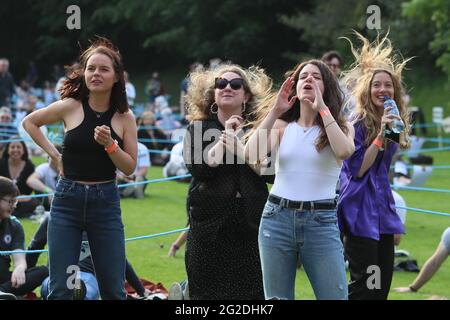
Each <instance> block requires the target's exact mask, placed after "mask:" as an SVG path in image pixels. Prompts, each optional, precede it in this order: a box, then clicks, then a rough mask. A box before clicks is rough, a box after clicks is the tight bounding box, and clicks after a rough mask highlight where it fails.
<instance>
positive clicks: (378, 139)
mask: <svg viewBox="0 0 450 320" xmlns="http://www.w3.org/2000/svg"><path fill="white" fill-rule="evenodd" d="M372 144H374V145H375V146H377V148H378V150H381V149H383V141H381V139H380V138H378V137H376V138H375V140H373V141H372Z"/></svg>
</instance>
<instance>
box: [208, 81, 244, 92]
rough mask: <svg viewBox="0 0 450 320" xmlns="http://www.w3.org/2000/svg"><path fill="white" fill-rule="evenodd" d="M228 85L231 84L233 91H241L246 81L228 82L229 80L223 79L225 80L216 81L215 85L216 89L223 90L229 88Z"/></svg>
mask: <svg viewBox="0 0 450 320" xmlns="http://www.w3.org/2000/svg"><path fill="white" fill-rule="evenodd" d="M228 84H230V88H231V89H233V90H239V89H240V88H242V86H243V85H244V79H241V78H235V79H232V80H227V79H223V78H216V81H215V83H214V88H216V89H220V90H223V89H225V88H226V87H227V85H228Z"/></svg>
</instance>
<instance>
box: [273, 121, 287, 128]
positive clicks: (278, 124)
mask: <svg viewBox="0 0 450 320" xmlns="http://www.w3.org/2000/svg"><path fill="white" fill-rule="evenodd" d="M287 125H288V123H287V122H286V121H284V120H281V119H277V120H276V121H275V123H274V125H273V128H274V129H284V128H286V127H287Z"/></svg>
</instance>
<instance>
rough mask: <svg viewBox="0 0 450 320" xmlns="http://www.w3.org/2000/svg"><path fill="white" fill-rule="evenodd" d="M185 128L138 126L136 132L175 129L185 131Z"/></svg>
mask: <svg viewBox="0 0 450 320" xmlns="http://www.w3.org/2000/svg"><path fill="white" fill-rule="evenodd" d="M185 128H186V126H181V127H171V126H139V127H138V131H140V130H147V129H149V130H154V129H160V130H176V129H185Z"/></svg>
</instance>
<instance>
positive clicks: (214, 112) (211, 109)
mask: <svg viewBox="0 0 450 320" xmlns="http://www.w3.org/2000/svg"><path fill="white" fill-rule="evenodd" d="M214 106H216V110H215V111H214V110H213V107H214ZM209 111H211V113H212V114H217V112H218V111H219V106H218V105H217V103H215V102H214V103H213V104H212V105H211V107H209Z"/></svg>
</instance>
